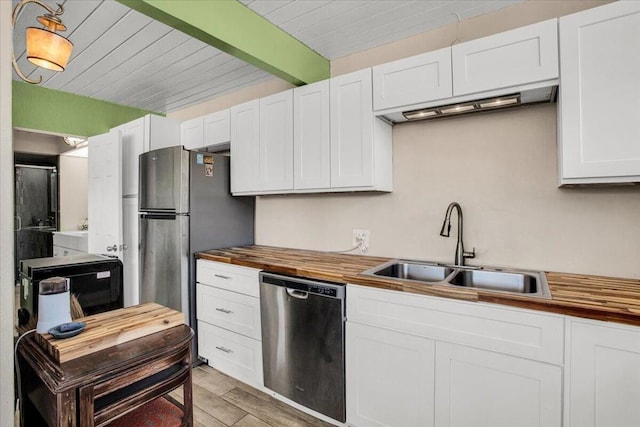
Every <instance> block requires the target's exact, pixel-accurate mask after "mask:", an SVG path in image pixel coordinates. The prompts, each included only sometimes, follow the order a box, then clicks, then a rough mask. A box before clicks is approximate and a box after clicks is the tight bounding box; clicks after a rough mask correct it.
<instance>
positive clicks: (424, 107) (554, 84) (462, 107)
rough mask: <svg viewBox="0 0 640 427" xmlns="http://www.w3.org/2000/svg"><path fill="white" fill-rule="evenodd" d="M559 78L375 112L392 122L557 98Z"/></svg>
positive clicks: (510, 106)
mask: <svg viewBox="0 0 640 427" xmlns="http://www.w3.org/2000/svg"><path fill="white" fill-rule="evenodd" d="M557 89H558V81H557V80H554V81H551V82H549V81H546V82H544V83H541V84H538V85H535V84H533V85H526V86H520V87H512V88H510V89H509V88H505V89H502V90H495V91H490V92H481V93H476V94H471V95H465V96H457V97H453V98H447V99H441V100H437V101H432V102H429V103H423V104H414V105H408V106H403V107H398V108H394V109H390V110H381V111H376V112H375V115H376V116H379V117H382V118H384V119H386V120H387V121H389V122H391V123H402V122H407V121H416V120H433V119H438V118H443V117H451V116H458V115H462V114H471V113H478V112H482V111H494V110H499V109H506V108H515V107H519V106H521V105H525V104H534V103H550V102H555V100H556V93H557Z"/></svg>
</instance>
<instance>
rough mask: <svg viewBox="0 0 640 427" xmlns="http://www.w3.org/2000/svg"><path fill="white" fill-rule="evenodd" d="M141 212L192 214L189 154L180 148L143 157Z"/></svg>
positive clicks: (140, 184)
mask: <svg viewBox="0 0 640 427" xmlns="http://www.w3.org/2000/svg"><path fill="white" fill-rule="evenodd" d="M139 186H140V188H139V197H140V199H139V203H140V209H139V210H140V211H141V212H172V213H187V212H189V151H186V150H183V149H182V147H181V146H178V147H169V148H162V149H159V150H154V151H149V152H147V153H143V154H141V155H140V180H139Z"/></svg>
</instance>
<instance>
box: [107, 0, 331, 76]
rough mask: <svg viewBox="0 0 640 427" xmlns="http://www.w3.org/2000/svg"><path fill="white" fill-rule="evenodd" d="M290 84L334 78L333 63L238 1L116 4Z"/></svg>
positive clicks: (148, 0) (167, 0) (145, 0)
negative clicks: (330, 65) (330, 66)
mask: <svg viewBox="0 0 640 427" xmlns="http://www.w3.org/2000/svg"><path fill="white" fill-rule="evenodd" d="M118 1H119V2H120V3H122V4H124V5H126V6H128V7H130V8H132V9H135V10H137V11H138V12H141V13H144V14H145V15H147V16H149V17H151V18H153V19H155V20H157V21H160V22H163V23H165V24H167V25H169V26H171V27H173V28H176V29H178V30H180V31H182V32H183V33H186V34H188V35H190V36H192V37H195V38H197V39H199V40H202V41H203V42H205V43H207V44H209V45H211V46H214V47H216V48H217V49H220V50H221V51H223V52H226V53H228V54H230V55H233V56H235V57H236V58H239V59H242V60H243V61H245V62H248V63H249V64H252V65H255V66H256V67H258V68H261V69H263V70H265V71H267V72H269V73H271V74H273V75H275V76H278V77H280V78H281V79H284V80H286V81H288V82H290V83H292V84H295V85H303V84H306V83H313V82H317V81H320V80H324V79H328V78H329V77H330V68H329V60H328V59H326V58H324V57H323V56H321V55H320V54H318V53H317V52H315V51H313V50H312V49H310V48H309V47H308V46H306V45H305V44H303V43H301V42H300V41H299V40H297V39H296V38H294V37H293V36H291V35H290V34H288V33H286V32H285V31H282V30H281V29H280V28H278V27H277V26H275V25H273V24H272V23H271V22H269V21H268V20H266V19H265V18H263V17H262V16H260V15H258V14H257V13H255V12H254V11H252V10H251V9H249V8H248V7H246V6H245V5H243V4H242V3H240V2H239V1H237V0H217V1H202V0H118Z"/></svg>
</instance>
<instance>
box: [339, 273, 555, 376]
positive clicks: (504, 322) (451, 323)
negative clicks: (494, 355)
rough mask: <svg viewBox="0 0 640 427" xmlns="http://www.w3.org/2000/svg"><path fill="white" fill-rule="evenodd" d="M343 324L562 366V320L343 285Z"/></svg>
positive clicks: (504, 309)
mask: <svg viewBox="0 0 640 427" xmlns="http://www.w3.org/2000/svg"><path fill="white" fill-rule="evenodd" d="M347 319H348V321H356V322H360V323H365V324H370V325H374V326H380V327H383V328H387V329H392V330H397V331H401V332H406V333H410V334H415V335H420V336H424V337H428V338H433V339H437V340H443V341H448V342H452V343H458V344H466V345H469V346H472V347H477V348H483V349H486V350H493V351H497V352H499V353H505V354H511V355H514V356H521V357H525V358H528V359H534V360H539V361H543V362H548V363H553V364H556V365H562V363H563V355H564V352H563V342H564V332H563V328H564V318H563V317H562V316H558V315H552V314H546V313H545V314H541V313H538V312H535V311H531V310H524V309H517V308H502V307H498V306H493V305H489V304H483V303H477V302H473V303H470V302H462V301H453V300H447V299H442V298H436V297H429V296H424V295H417V294H409V293H404V292H397V291H387V290H380V289H372V288H366V287H362V286H355V285H349V286H347Z"/></svg>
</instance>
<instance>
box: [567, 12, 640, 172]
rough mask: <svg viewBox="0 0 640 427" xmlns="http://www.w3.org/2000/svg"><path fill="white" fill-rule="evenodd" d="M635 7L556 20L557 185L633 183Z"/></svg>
mask: <svg viewBox="0 0 640 427" xmlns="http://www.w3.org/2000/svg"><path fill="white" fill-rule="evenodd" d="M639 28H640V2H635V1H619V2H614V3H611V4H607V5H604V6H600V7H596V8H593V9H588V10H585V11H582V12H579V13H575V14H573V15H568V16H565V17H562V18H560V72H561V85H560V99H559V102H560V106H559V108H558V149H559V162H560V184H572V183H576V184H580V183H609V182H638V181H640V120H638V118H639V117H640V78H639V76H640V53H639V52H640V30H639Z"/></svg>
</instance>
